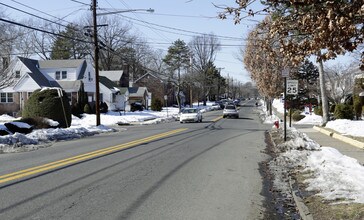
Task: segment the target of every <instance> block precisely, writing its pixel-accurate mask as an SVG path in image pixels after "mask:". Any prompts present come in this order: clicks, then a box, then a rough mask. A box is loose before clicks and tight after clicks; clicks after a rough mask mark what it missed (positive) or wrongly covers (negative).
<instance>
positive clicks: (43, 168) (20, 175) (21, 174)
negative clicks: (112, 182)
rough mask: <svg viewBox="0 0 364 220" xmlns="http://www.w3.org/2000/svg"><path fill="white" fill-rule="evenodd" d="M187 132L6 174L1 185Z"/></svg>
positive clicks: (147, 138) (157, 135) (1, 177)
mask: <svg viewBox="0 0 364 220" xmlns="http://www.w3.org/2000/svg"><path fill="white" fill-rule="evenodd" d="M185 130H187V128H180V129H176V130H173V131H168V132H165V133H161V134H156V135H153V136H150V137H146V138H143V139H140V140H136V141H131V142H128V143H125V144H120V145H116V146H112V147H107V148H103V149H100V150H95V151H91V152H89V153H85V154H80V155H77V156H74V157H70V158H66V159H63V160H57V161H54V162H51V163H47V164H43V165H40V166H36V167H31V168H28V169H25V170H20V171H17V172H14V173H9V174H5V175H2V176H0V183H5V182H9V181H12V180H16V179H20V178H24V177H27V176H30V175H34V174H38V173H41V172H44V171H49V170H52V169H56V168H59V167H62V166H66V165H70V164H74V163H77V162H80V161H84V160H87V159H91V158H95V157H99V156H102V155H106V154H110V153H113V152H116V151H120V150H125V149H128V148H131V147H134V146H136V145H139V144H144V143H147V142H150V141H154V140H157V139H161V138H164V137H167V136H170V135H173V134H177V133H179V132H182V131H185Z"/></svg>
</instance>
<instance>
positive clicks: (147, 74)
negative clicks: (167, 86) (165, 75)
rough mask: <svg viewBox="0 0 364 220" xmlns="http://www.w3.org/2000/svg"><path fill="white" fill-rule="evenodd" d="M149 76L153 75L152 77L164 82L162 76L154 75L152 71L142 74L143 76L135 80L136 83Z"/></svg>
mask: <svg viewBox="0 0 364 220" xmlns="http://www.w3.org/2000/svg"><path fill="white" fill-rule="evenodd" d="M147 76H151V77H153V78H156V79H159V80H160V81H161V82H163V80H162V79H161V78H160V77H158V76H156V75H154V74H152V73H146V74H144V75H142V76H141V77H139V78H138V79H137V80H135V81H134V83H137V82H138V81H139V80H141V79H143V78H145V77H147Z"/></svg>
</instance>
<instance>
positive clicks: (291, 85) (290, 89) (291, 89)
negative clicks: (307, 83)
mask: <svg viewBox="0 0 364 220" xmlns="http://www.w3.org/2000/svg"><path fill="white" fill-rule="evenodd" d="M286 93H287V95H297V94H298V80H294V79H287V87H286Z"/></svg>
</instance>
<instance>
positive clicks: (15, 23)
mask: <svg viewBox="0 0 364 220" xmlns="http://www.w3.org/2000/svg"><path fill="white" fill-rule="evenodd" d="M0 21H3V22H5V23H10V24H14V25H17V26H20V27H24V28H28V29H31V30H35V31H40V32H43V33H46V34H51V35H55V36H58V37H64V38H67V39H71V40H76V41H79V42H83V43H92V42H91V41H85V40H82V39H77V38H73V37H70V36H66V35H63V34H57V33H54V32H51V31H46V30H42V29H39V28H35V27H31V26H28V25H25V24H21V23H18V22H15V21H9V20H6V19H3V18H0Z"/></svg>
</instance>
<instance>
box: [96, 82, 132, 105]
mask: <svg viewBox="0 0 364 220" xmlns="http://www.w3.org/2000/svg"><path fill="white" fill-rule="evenodd" d="M99 79H100V101H101V102H105V103H106V104H107V106H108V109H109V110H111V111H120V110H123V111H125V110H130V106H129V105H128V104H129V103H128V101H129V91H128V88H122V87H119V86H118V85H117V84H116V83H114V82H113V81H111V80H110V79H109V78H107V77H105V76H100V77H99Z"/></svg>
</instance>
